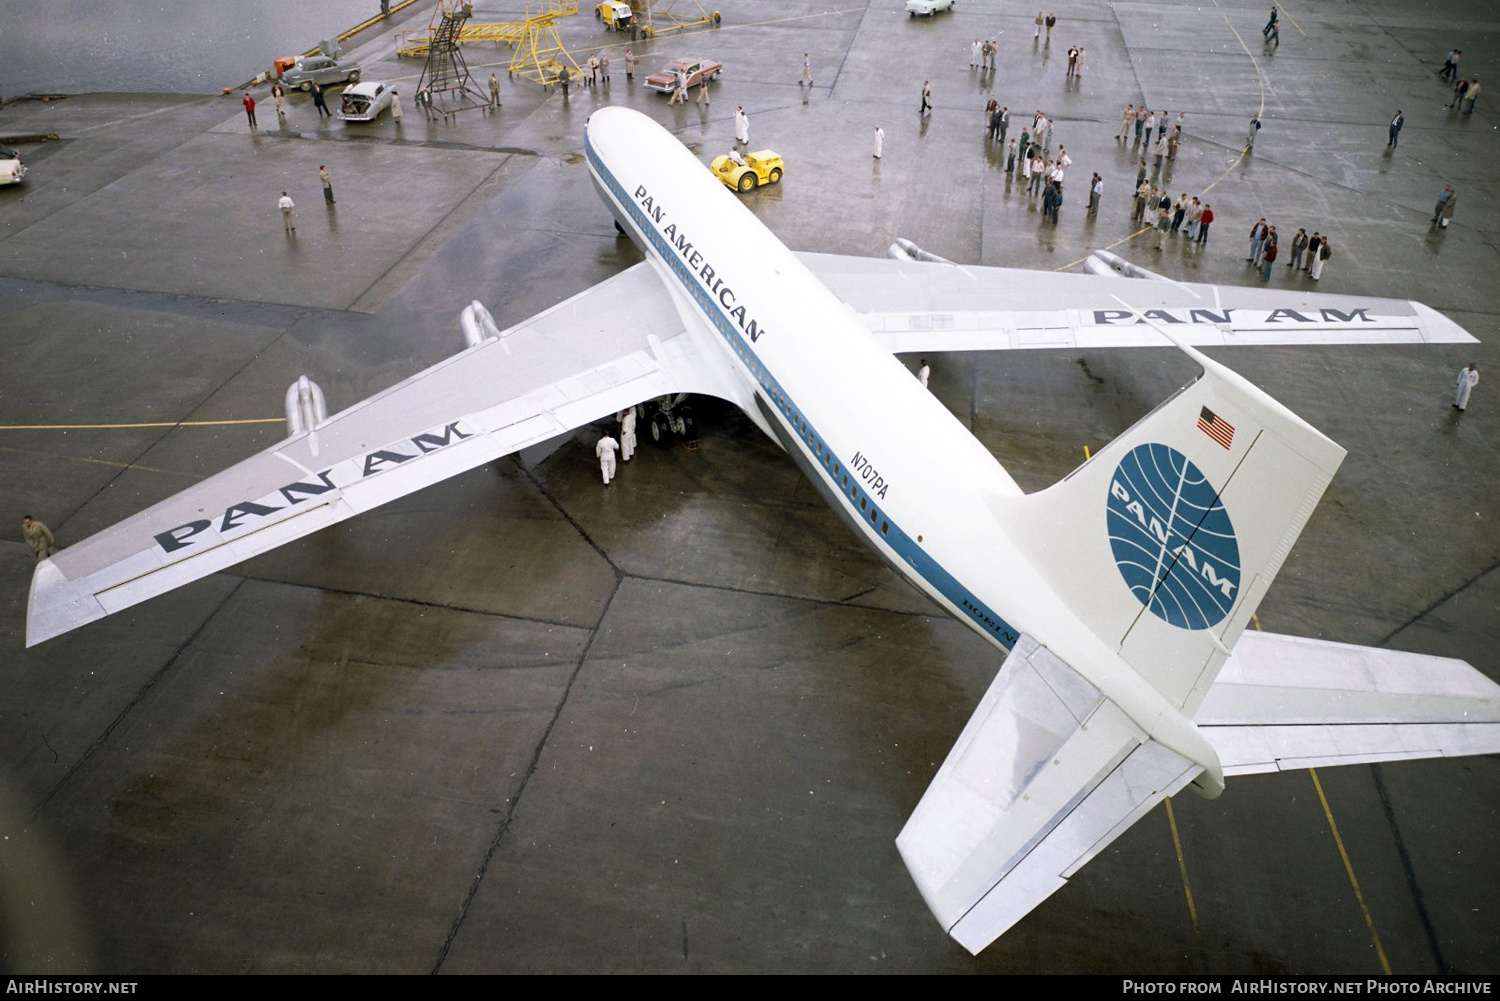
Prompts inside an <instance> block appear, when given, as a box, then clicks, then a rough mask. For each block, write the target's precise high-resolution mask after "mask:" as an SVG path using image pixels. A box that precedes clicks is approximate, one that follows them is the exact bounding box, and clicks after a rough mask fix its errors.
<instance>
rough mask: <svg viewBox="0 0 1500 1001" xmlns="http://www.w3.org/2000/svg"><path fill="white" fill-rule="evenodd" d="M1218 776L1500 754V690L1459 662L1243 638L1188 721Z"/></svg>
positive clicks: (1256, 635)
mask: <svg viewBox="0 0 1500 1001" xmlns="http://www.w3.org/2000/svg"><path fill="white" fill-rule="evenodd" d="M1195 722H1197V724H1198V726H1199V728H1200V729H1201V730H1202V731H1203V734H1204V736H1205V737H1207V738H1208V740H1209V743H1211V744H1212V745H1213V746H1214V749H1215V750H1216V751H1217V752H1218V753H1219V758H1220V761H1221V762H1222V763H1223V765H1224V772H1225V774H1226V775H1233V774H1238V775H1247V774H1255V773H1259V772H1272V771H1288V770H1291V769H1296V768H1311V767H1324V766H1331V765H1339V764H1357V763H1361V762H1374V761H1398V760H1407V759H1413V758H1431V757H1450V756H1457V755H1466V754H1496V753H1500V685H1497V684H1495V683H1494V682H1493V681H1491V680H1490V679H1489V678H1487V677H1485V676H1484V675H1483V674H1482V673H1480V672H1479V671H1477V670H1475V669H1474V668H1473V667H1472V666H1470V665H1469V664H1467V663H1465V662H1464V661H1461V660H1455V659H1453V658H1448V657H1434V656H1430V655H1427V654H1415V653H1404V652H1401V651H1398V650H1382V649H1375V648H1373V647H1360V646H1352V645H1350V644H1347V643H1330V642H1327V641H1324V640H1310V639H1303V638H1300V637H1295V636H1279V635H1276V634H1274V633H1261V632H1247V633H1245V634H1244V635H1242V636H1241V637H1240V640H1239V643H1238V644H1236V646H1235V648H1234V654H1233V655H1232V656H1231V657H1230V658H1229V660H1228V661H1227V662H1226V663H1225V665H1224V668H1223V670H1221V671H1220V673H1219V677H1218V679H1217V680H1216V681H1215V683H1214V684H1213V685H1212V686H1211V687H1210V688H1209V690H1208V692H1207V694H1206V695H1205V697H1204V700H1203V704H1202V705H1201V706H1200V707H1199V709H1198V713H1197V716H1196V718H1195Z"/></svg>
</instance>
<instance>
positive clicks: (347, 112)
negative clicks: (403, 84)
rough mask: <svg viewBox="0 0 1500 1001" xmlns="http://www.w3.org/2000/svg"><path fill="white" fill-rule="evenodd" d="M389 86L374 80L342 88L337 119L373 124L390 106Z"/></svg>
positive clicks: (390, 92)
mask: <svg viewBox="0 0 1500 1001" xmlns="http://www.w3.org/2000/svg"><path fill="white" fill-rule="evenodd" d="M391 94H392V91H391V85H390V84H388V83H381V82H379V81H376V80H368V81H366V82H364V83H357V84H355V85H354V86H352V87H346V88H344V95H343V100H342V101H341V102H340V106H339V117H340V118H342V119H343V120H344V121H346V122H373V121H374V120H375V119H376V118H378V117H379V116H380V113H381V112H382V111H384V110H385V109H386V108H389V107H390V106H391Z"/></svg>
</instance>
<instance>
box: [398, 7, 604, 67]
mask: <svg viewBox="0 0 1500 1001" xmlns="http://www.w3.org/2000/svg"><path fill="white" fill-rule="evenodd" d="M462 6H465V5H464V4H462V3H461V2H460V0H438V5H437V9H436V10H435V11H434V12H433V15H432V23H431V24H429V25H428V28H427V32H426V34H422V35H415V36H412V37H410V38H407V39H405V40H404V41H403V42H402V44H401V45H400V46H399V47H397V49H396V55H398V56H401V57H403V58H415V59H421V58H426V57H427V55H428V54H429V53H430V52H431V50H432V41H433V38H434V37H435V36H436V34H437V27H438V25H440V24H441V22H442V19H443V18H444V17H445V16H448V15H449V14H451V13H452V11H453V10H454V9H457V8H459V7H462ZM470 11H471V12H472V7H470ZM577 13H578V0H528V2H527V4H526V19H525V20H524V21H489V22H481V23H478V24H470V23H465V24H464V26H463V28H462V29H461V30H460V31H459V33H458V43H459V44H461V45H464V44H470V43H473V42H494V43H496V44H500V43H502V42H503V43H504V44H506V45H509V46H511V48H512V52H511V57H510V65H509V66H507V67H506V73H507V75H510V76H521V77H525V78H526V79H528V80H531V81H533V82H535V83H539V84H542V85H543V86H550V85H551V84H553V83H555V82H556V81H557V75H558V73H560V72H561V71H562V68H563V67H564V66H569V67H571V70H570V72H571V73H572V74H573V75H574V76H575V78H576V77H578V76H579V75H580V74H581V73H582V70H580V69H579V68H578V63H577V61H576V60H574V59H573V57H572V56H571V55H569V54H568V50H567V49H566V48H564V47H563V43H562V38H561V36H560V35H559V34H558V30H557V20H558V18H562V17H569V16H571V15H574V14H577Z"/></svg>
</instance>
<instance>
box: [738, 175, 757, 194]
mask: <svg viewBox="0 0 1500 1001" xmlns="http://www.w3.org/2000/svg"><path fill="white" fill-rule="evenodd" d="M737 187H738V188H739V189H740V190H741V191H754V190H755V175H754V174H751V173H749V172H746V173H744V174H741V175H740V180H739V184H738V185H737Z"/></svg>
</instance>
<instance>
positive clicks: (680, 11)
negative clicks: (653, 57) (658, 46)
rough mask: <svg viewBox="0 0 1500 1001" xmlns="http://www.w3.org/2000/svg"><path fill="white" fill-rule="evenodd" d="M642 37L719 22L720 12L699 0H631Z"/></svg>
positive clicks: (631, 6)
mask: <svg viewBox="0 0 1500 1001" xmlns="http://www.w3.org/2000/svg"><path fill="white" fill-rule="evenodd" d="M630 9H631V10H632V11H634V12H635V20H636V24H638V25H639V26H640V33H641V37H642V38H651V37H652V36H654V35H666V34H670V33H671V32H674V31H686V30H687V29H689V28H697V27H699V26H702V25H715V24H718V23H719V20H720V18H719V12H718V11H716V10H714V11H710V10H708V9H706V8H705V7H704V6H703V4H701V3H699V2H698V0H630Z"/></svg>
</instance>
